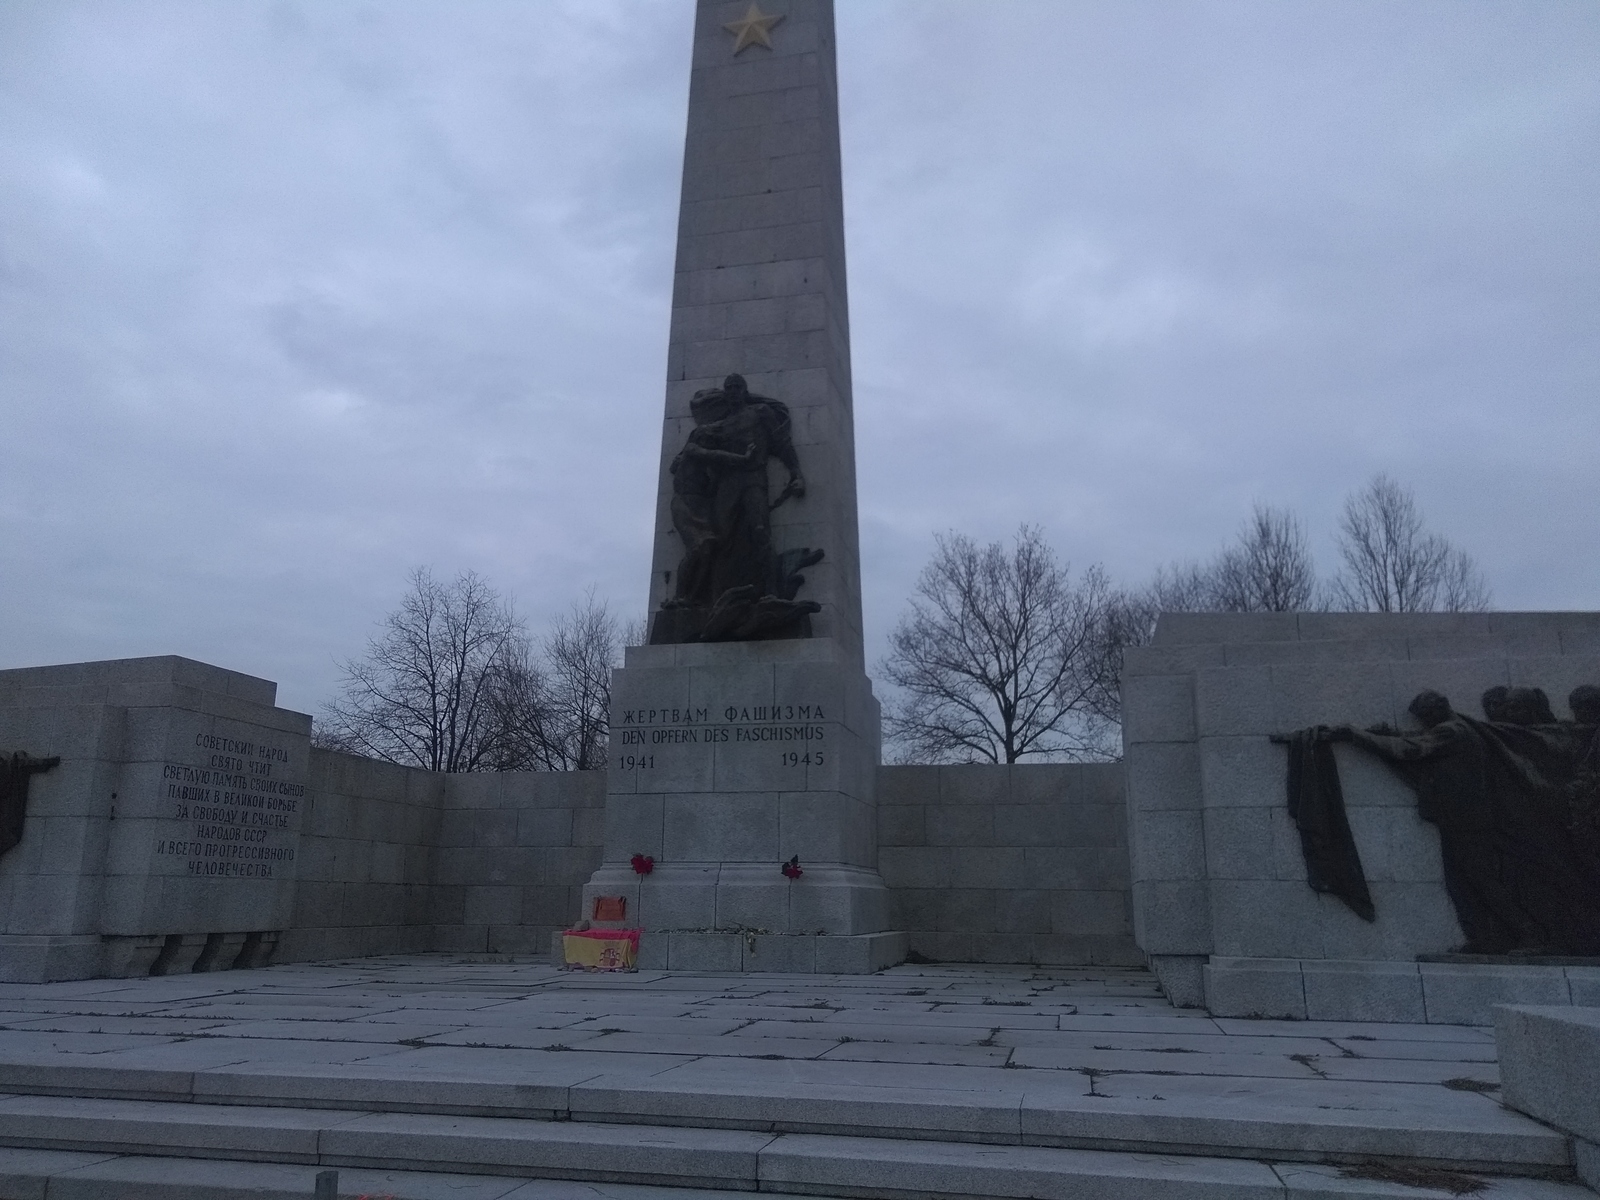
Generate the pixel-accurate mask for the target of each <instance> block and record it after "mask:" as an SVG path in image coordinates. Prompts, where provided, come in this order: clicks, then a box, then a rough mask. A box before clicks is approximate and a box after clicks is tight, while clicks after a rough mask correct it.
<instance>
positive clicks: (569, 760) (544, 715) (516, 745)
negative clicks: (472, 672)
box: [497, 591, 637, 771]
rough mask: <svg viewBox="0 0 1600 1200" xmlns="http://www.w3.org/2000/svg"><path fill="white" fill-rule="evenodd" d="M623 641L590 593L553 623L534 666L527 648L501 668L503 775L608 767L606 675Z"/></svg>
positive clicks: (608, 683) (603, 606) (610, 617)
mask: <svg viewBox="0 0 1600 1200" xmlns="http://www.w3.org/2000/svg"><path fill="white" fill-rule="evenodd" d="M626 634H627V635H636V634H637V630H636V629H634V628H633V627H630V628H629V629H628V630H627V631H626ZM624 636H625V631H624V629H623V627H622V626H621V624H620V623H619V622H618V621H617V619H616V617H614V616H613V615H612V614H611V612H610V610H609V609H608V608H607V606H606V604H605V603H604V602H603V601H600V602H597V601H596V600H595V598H594V593H593V591H590V592H589V593H588V595H586V596H585V597H584V599H583V600H582V601H580V602H578V603H577V604H574V605H573V606H572V610H571V611H570V612H569V613H567V614H566V615H565V616H563V617H560V618H559V619H558V620H557V621H556V623H555V626H554V627H553V628H552V629H551V631H550V633H549V635H548V636H547V637H546V638H545V639H544V642H543V644H542V646H541V650H542V654H541V656H540V659H539V660H535V658H534V656H533V654H532V652H531V651H530V650H529V648H528V647H526V646H523V647H522V648H521V650H520V652H519V653H518V654H516V655H513V656H512V657H510V658H509V659H508V660H507V662H506V663H505V665H504V668H503V670H502V672H501V676H500V685H499V690H498V694H497V704H498V708H499V714H500V723H501V725H502V727H503V729H504V742H503V748H502V753H501V756H500V760H499V765H500V766H501V767H502V768H503V769H506V770H543V771H593V770H599V769H601V768H603V767H604V766H605V765H606V748H607V746H608V744H609V738H610V713H611V670H612V668H613V667H615V666H617V665H618V662H619V659H620V657H621V650H622V644H623V640H624Z"/></svg>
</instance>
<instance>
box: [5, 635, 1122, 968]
mask: <svg viewBox="0 0 1600 1200" xmlns="http://www.w3.org/2000/svg"><path fill="white" fill-rule="evenodd" d="M827 645H828V643H826V642H824V641H820V640H819V641H814V642H812V643H811V646H812V647H813V650H812V652H813V653H825V652H826V647H827ZM648 653H649V654H653V655H670V654H674V653H677V651H675V650H674V648H672V647H651V648H648ZM719 653H722V654H724V655H743V656H746V657H748V656H749V655H751V654H752V653H754V654H757V655H759V654H760V650H759V649H751V648H742V647H737V646H734V647H727V648H724V649H723V650H721V651H719ZM776 669H777V668H776V667H775V666H769V667H768V668H767V676H768V680H769V683H768V689H769V691H768V693H767V694H764V695H762V696H757V697H753V698H749V700H750V702H749V703H747V704H745V705H742V706H737V707H736V706H735V705H734V704H733V703H732V700H731V699H725V702H724V703H723V704H722V705H721V706H720V707H714V706H713V705H711V704H710V703H704V704H695V703H693V702H692V700H691V702H690V703H688V704H680V705H678V706H677V709H678V711H677V712H676V713H674V712H673V711H672V707H673V706H671V705H665V706H657V711H656V712H654V713H652V712H651V711H650V706H649V705H645V706H643V711H642V712H641V711H639V710H637V709H635V710H632V718H633V719H632V720H629V712H630V709H628V708H627V707H623V708H622V709H621V710H620V711H621V713H622V720H621V722H620V724H619V730H623V731H626V730H632V731H636V732H638V733H640V734H641V735H642V740H629V739H625V738H619V739H618V740H617V743H616V744H615V745H614V746H613V748H612V753H613V755H615V756H617V757H618V758H621V759H625V758H626V757H627V756H629V755H633V756H634V757H635V758H637V757H638V756H640V755H641V754H642V755H645V756H649V755H661V756H662V757H661V758H660V759H659V760H658V765H643V764H639V763H637V762H635V763H634V764H633V766H632V767H631V768H630V767H628V766H626V765H625V764H624V765H623V766H622V767H621V769H620V771H618V772H616V773H617V774H618V775H621V776H624V777H626V778H627V779H631V780H639V779H644V778H647V777H649V774H650V773H651V772H658V773H660V774H662V775H667V774H672V773H674V772H676V775H675V776H674V777H675V778H677V779H678V780H679V783H681V784H682V785H684V788H685V790H682V791H680V792H677V793H673V792H672V791H670V790H669V789H668V788H667V787H662V789H661V790H660V791H657V792H654V793H652V792H643V793H640V792H626V793H623V794H624V795H626V796H629V797H638V796H640V795H641V794H642V795H643V796H644V798H645V799H644V801H643V804H642V805H641V804H639V803H630V804H627V805H624V806H622V807H613V805H614V803H615V801H616V797H617V793H616V792H614V791H613V792H611V793H610V795H609V798H608V782H611V781H610V780H609V778H608V777H609V776H610V775H611V774H612V772H607V771H593V772H535V773H513V772H508V773H505V774H494V773H481V774H455V775H451V774H440V773H435V772H430V771H423V770H417V769H414V768H409V767H402V766H397V765H395V764H392V763H384V762H377V761H375V760H372V759H367V758H360V757H357V756H355V755H349V754H340V753H336V752H332V751H327V750H318V749H312V748H311V747H310V746H309V741H308V737H307V734H308V731H309V719H308V718H306V717H304V716H302V715H300V714H297V713H290V712H286V711H284V710H282V709H278V708H275V707H273V705H272V700H273V697H274V695H275V693H276V687H275V685H274V684H272V683H270V682H268V681H266V680H260V679H254V678H251V677H250V676H245V675H239V674H237V673H234V672H229V671H223V670H220V669H218V668H215V667H210V666H207V665H206V664H203V663H197V662H193V661H191V660H187V659H181V658H156V659H133V660H125V661H121V662H113V663H81V664H73V665H69V666H63V667H46V668H37V669H29V670H23V671H7V672H0V751H3V752H5V753H8V754H9V753H13V752H16V751H25V752H27V753H29V754H32V755H35V756H39V757H46V756H60V759H61V761H60V763H59V764H58V765H56V766H54V767H52V768H50V769H49V770H46V771H43V772H41V773H39V774H35V775H34V776H33V777H32V778H31V781H30V791H29V795H28V799H27V805H26V815H25V819H24V821H23V824H22V838H21V841H20V842H19V843H18V844H17V845H16V846H14V847H13V848H12V849H11V850H10V851H8V852H5V853H4V854H0V979H5V980H37V979H66V978H84V977H88V976H94V975H142V974H150V973H156V974H168V973H180V972H186V971H195V970H200V971H207V970H222V969H226V968H229V967H234V966H240V967H248V966H254V965H261V964H264V963H268V962H288V961H312V960H319V959H329V958H352V957H364V956H371V955H380V954H401V953H405V954H411V953H424V952H430V951H450V952H457V953H473V954H490V955H502V954H507V955H509V954H515V955H528V954H538V955H543V954H545V953H547V952H548V950H549V947H550V942H551V936H552V934H554V933H556V932H558V931H559V930H561V929H563V928H566V927H569V926H570V925H571V924H572V923H573V922H574V920H576V919H579V918H580V914H583V913H585V912H586V911H587V910H588V909H589V908H592V904H593V899H594V897H593V896H588V897H586V895H585V892H586V885H587V884H589V882H590V881H591V879H592V877H593V876H594V874H595V872H596V871H597V870H598V869H600V868H601V867H602V866H603V865H604V862H605V859H606V853H607V852H606V849H605V847H606V846H607V844H608V842H613V843H615V844H617V845H619V846H624V847H628V848H629V849H628V851H627V853H626V854H624V855H622V858H621V859H620V860H619V861H618V862H617V864H616V866H617V867H618V868H620V869H621V870H624V871H626V874H625V875H623V876H622V878H623V879H624V880H625V881H626V882H628V883H630V884H634V885H635V886H633V887H632V889H631V890H624V891H623V892H622V893H621V894H622V895H624V896H625V897H626V898H627V900H628V907H627V908H626V909H625V912H624V917H623V923H628V922H629V919H630V918H634V919H636V918H637V917H638V915H639V913H640V911H641V899H642V900H643V901H644V902H646V903H648V901H649V900H650V897H649V896H647V895H645V894H644V891H643V890H642V889H641V888H640V887H639V886H637V885H638V883H639V877H638V876H636V875H634V873H633V871H632V870H631V867H629V866H628V864H627V862H626V859H628V858H629V857H631V855H632V853H634V852H635V851H640V852H644V853H648V854H650V855H651V856H652V857H653V858H655V859H656V860H657V861H658V862H659V863H660V864H661V867H660V878H655V873H654V872H652V878H653V879H655V882H658V883H659V882H661V881H662V880H663V879H665V880H667V881H669V882H670V880H671V877H672V875H673V871H672V868H673V866H674V856H675V855H678V854H681V853H682V852H683V850H684V847H685V844H687V845H689V846H690V847H691V848H692V846H694V845H697V844H699V843H697V842H693V841H691V842H688V843H684V842H681V841H679V840H675V839H678V838H680V837H682V836H683V835H682V834H681V833H680V832H678V831H679V830H680V829H681V828H682V827H685V826H687V827H692V826H693V825H694V824H695V823H696V822H700V823H702V824H704V825H706V826H707V829H706V831H705V832H704V833H703V834H700V833H697V834H695V836H696V837H700V836H705V837H716V838H721V839H723V845H724V848H725V849H726V850H727V851H729V852H730V853H738V854H741V855H745V856H747V866H748V869H749V870H750V871H752V872H755V871H759V872H761V873H762V874H763V876H765V875H771V876H773V877H774V878H783V877H782V876H780V874H779V869H780V865H781V863H782V862H783V861H784V860H786V859H787V858H788V857H789V852H790V850H791V844H790V843H789V842H787V841H785V840H784V839H785V837H788V836H795V835H796V833H797V832H798V834H799V836H803V837H810V838H813V839H816V840H814V841H813V843H812V844H825V843H822V842H821V839H823V838H824V837H826V836H833V837H839V836H840V835H839V833H838V831H839V830H841V829H842V830H845V831H847V832H848V831H851V830H853V831H854V832H853V833H850V834H849V836H850V837H851V838H852V839H853V840H851V841H850V842H849V843H848V844H845V843H844V842H840V843H839V844H838V846H837V853H838V855H839V857H840V859H841V861H844V862H846V863H849V862H852V861H854V862H859V863H862V864H864V865H870V866H871V867H872V868H876V869H881V871H882V872H883V874H884V877H885V878H886V880H887V882H888V886H887V887H886V888H885V889H883V897H884V899H883V903H884V906H885V910H886V914H887V917H888V919H891V920H893V921H894V922H896V925H895V927H896V928H897V929H901V930H904V931H905V932H906V935H907V936H908V937H909V939H910V944H911V947H912V949H914V950H915V951H916V952H917V953H918V954H919V955H920V956H922V957H926V958H930V959H943V960H950V961H968V960H973V959H976V960H978V961H991V962H1040V963H1054V964H1061V963H1082V964H1086V965H1088V964H1113V963H1124V962H1132V961H1136V959H1135V951H1134V950H1133V948H1132V943H1131V939H1130V924H1129V915H1128V913H1129V907H1130V897H1129V892H1128V883H1127V880H1128V863H1127V848H1126V842H1125V837H1124V832H1123V831H1124V829H1125V820H1124V810H1123V805H1122V798H1121V792H1122V786H1121V769H1120V767H1118V766H1116V765H1114V764H1111V765H1103V766H1079V765H1072V764H1040V765H1025V766H1015V767H983V766H971V767H881V768H875V769H873V768H870V767H869V766H868V765H867V763H868V761H869V760H868V759H867V757H866V751H861V753H860V756H859V757H858V759H857V760H856V761H854V762H853V763H852V762H851V761H850V760H849V758H848V756H844V761H843V762H842V763H833V762H830V761H828V756H829V755H830V754H831V753H832V752H833V749H834V747H836V746H841V745H842V746H846V747H848V745H849V737H847V735H851V726H852V722H858V723H859V721H860V718H859V717H858V716H856V715H854V714H855V713H857V711H858V709H857V708H856V707H852V705H856V706H859V705H861V704H865V703H867V702H869V701H870V694H866V695H865V696H858V697H856V698H855V699H854V700H852V698H851V697H850V696H849V695H847V694H845V692H844V690H843V689H842V686H841V685H840V684H839V681H838V676H837V675H836V674H833V673H831V672H823V673H821V674H820V675H819V676H818V678H817V679H816V680H812V683H815V684H818V685H819V686H821V687H822V691H821V692H820V693H819V692H818V690H817V687H810V688H808V687H807V686H806V685H805V679H804V678H803V675H804V672H800V673H799V674H797V675H796V676H795V684H794V687H793V688H791V689H789V690H788V691H784V690H783V689H779V690H778V691H772V690H771V689H772V688H774V687H776V684H775V683H773V682H772V680H774V679H775V678H776V676H775V674H774V672H775V671H776ZM830 686H831V687H832V689H833V690H831V691H830V690H828V687H830ZM780 692H782V694H781V695H780V694H779V693H780ZM790 692H792V693H793V694H792V695H791V694H790ZM802 693H803V694H802ZM663 707H664V708H665V711H662V708H663ZM730 708H735V711H733V712H732V713H730V712H729V711H728V710H729V709H730ZM807 709H809V712H808V711H807ZM702 710H703V711H702ZM791 711H792V716H791ZM819 728H820V729H821V730H822V737H821V738H817V737H815V736H812V737H809V738H808V737H804V736H793V737H791V736H789V735H788V734H787V733H786V732H785V731H788V730H797V731H811V732H812V733H813V734H814V733H815V731H816V730H817V729H819ZM691 733H692V734H693V736H692V737H691V736H690V734H691ZM741 734H742V736H741ZM851 736H853V735H851ZM808 746H809V747H810V749H809V750H808V749H807V748H806V747H808ZM819 751H820V753H821V755H822V756H823V758H824V761H822V762H820V763H819V762H817V761H816V757H817V755H818V753H819ZM807 753H810V754H811V755H812V761H811V762H809V763H808V762H806V761H804V759H805V755H806V754H807ZM871 753H872V755H873V756H874V757H875V754H876V746H875V745H873V746H872V747H871ZM786 755H796V756H798V759H799V761H796V762H792V763H790V762H786V761H784V757H783V756H786ZM669 756H670V757H669ZM674 764H677V765H674ZM841 767H842V768H843V769H842V770H841V769H840V768H841ZM868 770H872V778H871V780H870V781H867V782H863V781H862V780H861V779H860V778H858V776H859V775H860V774H861V773H862V772H865V771H868ZM740 772H745V773H747V774H748V773H750V772H754V773H755V778H757V779H760V778H763V777H764V775H763V773H767V772H782V773H786V774H787V775H788V777H789V778H791V780H792V783H791V784H790V789H789V790H787V791H783V792H782V793H780V803H779V804H777V805H775V806H768V805H767V804H765V803H764V802H760V803H756V804H754V805H746V806H745V808H744V809H741V808H740V801H739V799H738V797H739V795H740V792H739V787H740V779H741V775H740ZM841 780H845V781H850V782H849V786H850V787H853V788H856V789H859V790H865V789H866V788H868V787H871V788H874V789H876V791H877V792H878V793H879V794H881V798H882V804H881V806H879V807H874V808H870V809H869V808H866V807H865V806H864V805H863V804H862V802H861V801H860V800H856V799H852V798H851V795H850V793H848V792H846V791H845V790H844V785H843V784H842V783H841ZM703 781H704V782H708V786H714V788H715V789H720V790H710V791H694V790H688V789H689V787H690V786H698V785H699V784H700V783H701V782H703ZM634 786H637V783H635V784H634ZM658 786H661V785H658ZM763 794H764V793H763ZM841 805H849V806H854V807H851V808H846V809H845V815H846V816H847V817H848V818H849V819H847V820H843V819H840V814H839V812H838V811H837V810H838V808H839V806H841ZM651 806H653V807H651ZM645 808H649V810H650V813H651V814H653V815H652V816H651V817H650V820H652V821H653V822H654V823H653V824H650V823H649V822H648V821H647V822H646V823H644V824H640V823H639V813H640V812H641V811H644V809H645ZM746 809H748V811H746ZM858 809H859V811H858ZM852 814H853V815H852ZM869 823H870V824H869ZM863 869H864V868H863ZM719 870H720V869H719ZM874 877H876V876H874ZM784 882H785V885H786V886H787V887H789V888H790V889H791V894H793V895H799V896H801V897H802V898H803V905H802V909H803V906H804V904H810V905H812V906H813V907H816V906H820V907H821V908H822V909H826V907H827V906H828V905H829V904H830V903H832V902H833V899H835V898H836V897H837V894H838V893H837V891H836V889H835V885H834V880H833V879H832V876H831V874H830V872H829V871H827V870H817V869H808V870H807V871H805V872H804V873H803V874H802V875H801V876H800V877H799V878H797V879H795V880H784ZM811 889H815V891H812V890H811ZM589 890H591V891H592V890H593V889H592V888H591V889H589ZM852 892H853V889H846V890H845V894H846V895H847V896H848V895H850V894H852ZM761 894H763V895H770V894H771V892H770V889H767V888H765V887H763V888H762V890H761ZM712 898H713V905H714V901H715V894H714V893H713V897H712ZM685 923H687V922H685ZM698 928H699V929H700V931H702V932H704V933H711V934H713V935H715V936H712V937H711V938H709V939H708V938H701V939H700V945H701V947H702V952H704V953H706V954H710V955H716V954H724V953H725V951H726V948H727V946H728V945H730V944H737V945H738V946H742V947H745V948H746V949H748V947H749V944H750V941H751V936H750V935H752V934H753V935H754V940H755V942H756V950H755V951H754V952H753V953H752V954H751V957H750V960H749V961H748V962H746V961H745V960H744V958H743V956H742V953H741V957H740V959H739V960H737V961H734V962H731V963H730V962H727V961H724V960H722V959H708V960H707V964H706V965H707V966H719V965H720V966H721V967H724V968H727V969H734V970H739V969H752V970H761V969H767V970H773V969H782V968H784V967H791V968H793V967H795V966H796V965H797V964H796V961H795V957H794V955H795V950H794V947H795V946H797V945H799V944H800V943H801V942H803V941H805V940H806V939H805V938H803V937H799V938H797V937H794V936H792V935H790V936H785V935H784V933H783V931H782V930H781V928H780V927H777V926H776V925H775V924H764V923H759V922H758V921H752V920H748V919H739V918H734V919H733V920H731V921H728V922H727V923H726V924H724V925H721V926H719V923H718V919H717V915H716V912H715V909H714V907H713V908H712V910H710V911H708V912H707V913H706V914H705V916H704V918H703V924H700V925H699V926H698ZM736 931H737V932H736ZM689 940H690V941H693V939H692V938H691V939H689ZM650 941H651V939H649V938H648V937H647V939H646V943H647V949H648V947H649V943H650ZM656 945H657V946H658V947H659V946H660V940H659V939H658V940H657V941H656ZM648 952H649V953H654V954H660V953H661V952H662V951H661V950H660V949H648ZM814 955H815V951H814V950H813V958H812V959H811V962H810V963H809V964H803V963H802V964H799V965H800V966H801V967H802V968H804V969H811V968H817V967H819V964H818V962H817V960H816V958H815V956H814ZM647 965H648V964H647ZM822 965H823V966H825V965H826V964H822Z"/></svg>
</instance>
